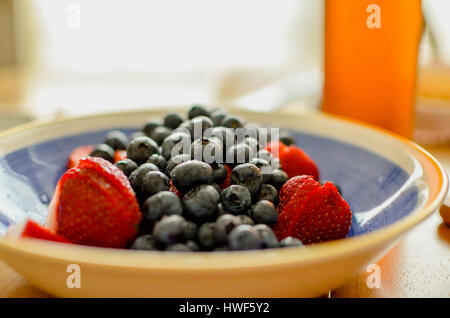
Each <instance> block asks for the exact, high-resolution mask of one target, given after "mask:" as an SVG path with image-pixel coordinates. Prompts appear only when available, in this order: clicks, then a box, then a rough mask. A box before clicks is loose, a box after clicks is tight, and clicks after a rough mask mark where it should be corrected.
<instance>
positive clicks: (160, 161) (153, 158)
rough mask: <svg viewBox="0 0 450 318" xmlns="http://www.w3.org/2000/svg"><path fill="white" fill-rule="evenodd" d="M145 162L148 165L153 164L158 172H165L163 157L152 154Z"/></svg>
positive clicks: (165, 162)
mask: <svg viewBox="0 0 450 318" xmlns="http://www.w3.org/2000/svg"><path fill="white" fill-rule="evenodd" d="M147 162H148V163H153V164H154V165H155V166H157V167H158V169H159V170H160V171H162V172H164V173H165V172H166V167H167V160H166V158H164V157H163V156H161V155H158V154H156V153H154V154H153V155H151V156H150V157H149V158H148V160H147Z"/></svg>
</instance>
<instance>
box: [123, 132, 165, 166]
mask: <svg viewBox="0 0 450 318" xmlns="http://www.w3.org/2000/svg"><path fill="white" fill-rule="evenodd" d="M158 152H159V150H158V144H157V143H156V142H155V141H154V140H153V139H151V138H149V137H138V138H135V139H133V140H131V141H130V143H129V144H128V146H127V158H128V159H131V160H133V161H134V162H136V163H137V164H138V165H141V164H143V163H144V162H146V161H147V160H148V158H149V157H150V156H151V155H153V154H154V153H158Z"/></svg>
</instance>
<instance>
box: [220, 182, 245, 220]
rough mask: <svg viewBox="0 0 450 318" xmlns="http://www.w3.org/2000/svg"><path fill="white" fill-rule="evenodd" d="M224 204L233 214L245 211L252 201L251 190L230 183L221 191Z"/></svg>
mask: <svg viewBox="0 0 450 318" xmlns="http://www.w3.org/2000/svg"><path fill="white" fill-rule="evenodd" d="M221 197H222V204H223V207H224V208H225V210H226V211H229V212H231V213H233V214H241V213H245V211H247V209H248V208H249V207H250V205H251V203H252V196H251V194H250V191H249V190H248V189H247V188H246V187H244V186H241V185H230V186H229V187H227V188H225V189H223V190H222V192H221Z"/></svg>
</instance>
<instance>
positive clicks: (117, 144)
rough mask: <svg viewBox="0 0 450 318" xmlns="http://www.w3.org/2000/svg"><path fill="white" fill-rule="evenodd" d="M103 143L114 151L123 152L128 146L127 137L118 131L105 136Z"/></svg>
mask: <svg viewBox="0 0 450 318" xmlns="http://www.w3.org/2000/svg"><path fill="white" fill-rule="evenodd" d="M104 143H105V144H107V145H108V146H110V147H111V148H113V149H114V150H125V149H126V148H127V144H128V137H127V135H125V134H124V133H123V132H121V131H119V130H113V131H110V132H109V133H108V134H107V135H106V139H105V142H104Z"/></svg>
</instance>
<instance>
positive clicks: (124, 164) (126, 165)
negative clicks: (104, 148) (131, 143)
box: [115, 158, 138, 177]
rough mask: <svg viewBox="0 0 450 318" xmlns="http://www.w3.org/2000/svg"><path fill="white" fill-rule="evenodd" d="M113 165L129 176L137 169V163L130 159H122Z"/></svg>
mask: <svg viewBox="0 0 450 318" xmlns="http://www.w3.org/2000/svg"><path fill="white" fill-rule="evenodd" d="M115 166H116V167H117V168H119V169H120V170H122V172H123V173H124V174H125V175H126V176H127V177H129V176H130V175H131V173H132V172H133V171H134V170H136V169H137V167H138V165H137V164H136V162H134V161H133V160H131V159H128V158H127V159H123V160H120V161H118V162H116V163H115Z"/></svg>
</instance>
